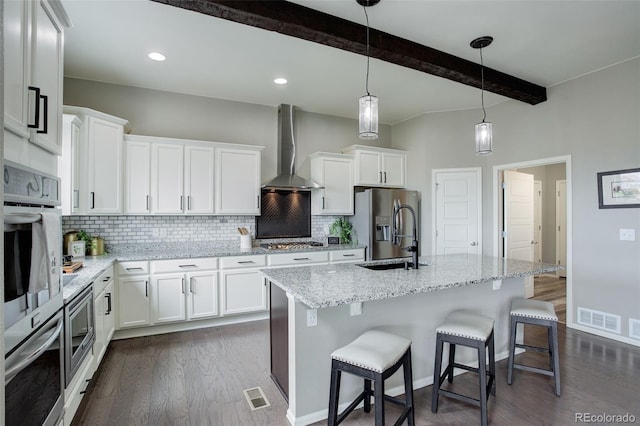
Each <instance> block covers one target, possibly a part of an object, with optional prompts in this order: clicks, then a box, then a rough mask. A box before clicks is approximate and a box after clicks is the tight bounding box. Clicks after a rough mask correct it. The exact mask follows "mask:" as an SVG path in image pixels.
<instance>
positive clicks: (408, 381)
mask: <svg viewBox="0 0 640 426" xmlns="http://www.w3.org/2000/svg"><path fill="white" fill-rule="evenodd" d="M402 371H403V373H404V396H405V404H406V405H407V406H408V407H411V408H410V410H411V411H409V417H407V422H408V423H409V426H414V425H415V414H414V411H415V408H414V405H413V372H412V370H411V348H409V351H408V352H407V356H406V357H405V360H404V363H403V365H402Z"/></svg>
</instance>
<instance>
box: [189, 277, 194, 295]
mask: <svg viewBox="0 0 640 426" xmlns="http://www.w3.org/2000/svg"><path fill="white" fill-rule="evenodd" d="M189 291H190V292H191V293H193V294H196V292H195V291H193V277H191V278H189Z"/></svg>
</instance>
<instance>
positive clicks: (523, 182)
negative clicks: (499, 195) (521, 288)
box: [503, 170, 534, 297]
mask: <svg viewBox="0 0 640 426" xmlns="http://www.w3.org/2000/svg"><path fill="white" fill-rule="evenodd" d="M503 188H504V231H505V233H504V234H503V237H504V245H505V247H504V253H505V254H506V255H505V257H506V258H509V259H518V260H528V261H530V262H532V261H533V246H534V239H533V238H534V232H533V228H534V219H533V216H534V197H533V175H530V174H527V173H519V172H515V171H511V170H505V172H504V186H503ZM531 296H533V277H526V278H525V297H531Z"/></svg>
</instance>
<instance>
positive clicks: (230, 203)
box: [216, 147, 262, 216]
mask: <svg viewBox="0 0 640 426" xmlns="http://www.w3.org/2000/svg"><path fill="white" fill-rule="evenodd" d="M260 150H262V147H256V148H253V149H250V148H247V149H234V148H217V149H216V213H217V214H237V215H254V216H255V215H259V214H260V177H261V172H260V164H261V161H260V155H261V153H260Z"/></svg>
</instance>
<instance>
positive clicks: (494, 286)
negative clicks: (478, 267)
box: [493, 280, 502, 290]
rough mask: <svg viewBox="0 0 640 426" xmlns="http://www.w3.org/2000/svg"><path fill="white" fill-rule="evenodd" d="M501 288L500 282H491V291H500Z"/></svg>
mask: <svg viewBox="0 0 640 426" xmlns="http://www.w3.org/2000/svg"><path fill="white" fill-rule="evenodd" d="M501 288H502V280H493V289H494V290H500V289H501Z"/></svg>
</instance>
